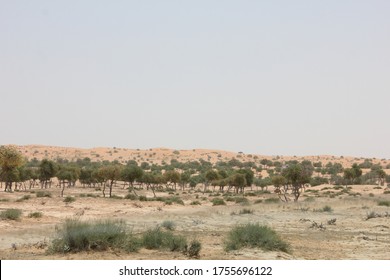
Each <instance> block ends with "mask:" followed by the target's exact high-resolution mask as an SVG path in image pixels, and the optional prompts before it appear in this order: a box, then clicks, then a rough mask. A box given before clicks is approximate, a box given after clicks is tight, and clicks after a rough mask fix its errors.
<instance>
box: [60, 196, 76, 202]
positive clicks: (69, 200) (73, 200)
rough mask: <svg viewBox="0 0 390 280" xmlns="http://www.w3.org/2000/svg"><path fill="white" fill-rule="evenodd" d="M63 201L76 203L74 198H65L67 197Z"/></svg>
mask: <svg viewBox="0 0 390 280" xmlns="http://www.w3.org/2000/svg"><path fill="white" fill-rule="evenodd" d="M63 201H64V202H66V203H72V202H75V201H76V198H74V197H71V196H67V197H65V198H64V200H63Z"/></svg>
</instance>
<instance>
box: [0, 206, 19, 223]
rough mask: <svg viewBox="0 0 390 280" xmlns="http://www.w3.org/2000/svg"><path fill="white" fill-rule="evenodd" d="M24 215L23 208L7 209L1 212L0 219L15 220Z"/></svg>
mask: <svg viewBox="0 0 390 280" xmlns="http://www.w3.org/2000/svg"><path fill="white" fill-rule="evenodd" d="M21 215H22V210H20V209H14V208H12V209H7V210H4V211H1V212H0V219H2V220H14V221H17V220H19V219H20V216H21Z"/></svg>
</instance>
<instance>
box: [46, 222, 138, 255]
mask: <svg viewBox="0 0 390 280" xmlns="http://www.w3.org/2000/svg"><path fill="white" fill-rule="evenodd" d="M139 247H140V242H139V241H138V240H137V239H136V238H134V237H133V236H132V234H129V233H127V232H126V230H125V224H124V222H122V221H109V220H105V221H95V222H81V221H79V220H66V221H65V223H64V224H63V226H62V228H61V229H60V230H59V231H58V238H56V239H54V240H53V242H52V244H51V246H50V247H49V252H50V253H69V252H80V251H104V250H107V249H109V248H117V249H123V250H125V251H127V252H135V251H137V250H138V249H139Z"/></svg>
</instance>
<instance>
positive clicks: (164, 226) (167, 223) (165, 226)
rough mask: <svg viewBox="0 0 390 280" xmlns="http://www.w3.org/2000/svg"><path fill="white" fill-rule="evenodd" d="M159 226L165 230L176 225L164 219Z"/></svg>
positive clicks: (172, 228)
mask: <svg viewBox="0 0 390 280" xmlns="http://www.w3.org/2000/svg"><path fill="white" fill-rule="evenodd" d="M161 226H162V227H163V228H165V229H167V230H174V229H175V227H176V225H175V223H174V222H173V221H164V222H162V224H161Z"/></svg>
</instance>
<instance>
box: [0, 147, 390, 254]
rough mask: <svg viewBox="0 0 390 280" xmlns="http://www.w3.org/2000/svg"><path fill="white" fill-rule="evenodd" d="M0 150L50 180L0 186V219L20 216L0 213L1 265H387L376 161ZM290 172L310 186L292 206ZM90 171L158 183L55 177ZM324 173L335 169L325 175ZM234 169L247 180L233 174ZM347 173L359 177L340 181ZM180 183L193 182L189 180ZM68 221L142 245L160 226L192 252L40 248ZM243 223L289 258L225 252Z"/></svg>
mask: <svg viewBox="0 0 390 280" xmlns="http://www.w3.org/2000/svg"><path fill="white" fill-rule="evenodd" d="M4 147H5V148H9V149H12V150H13V151H16V152H17V153H18V154H19V155H20V156H21V158H23V164H24V165H25V166H27V168H32V169H35V170H37V172H39V170H40V168H42V162H51V163H53V164H54V165H55V166H56V172H57V173H55V174H53V175H52V177H50V179H49V184H48V185H45V184H44V183H43V179H42V178H40V179H36V180H35V181H36V182H34V183H32V179H31V178H29V179H28V180H22V179H19V180H16V179H15V180H14V181H15V182H12V185H11V191H9V190H7V191H5V179H4V178H5V177H4V176H3V177H2V180H1V181H2V183H1V187H2V189H1V192H0V201H1V202H0V203H1V204H0V205H1V206H0V208H1V209H0V211H1V212H2V213H4V212H5V211H7V209H17V210H20V215H19V216H18V217H16V218H15V219H8V218H7V217H6V216H5V215H2V219H1V220H0V231H1V237H0V258H1V259H93V260H94V259H137V260H143V259H169V260H170V259H192V258H196V259H205V260H216V259H299V260H300V259H316V260H327V259H336V260H343V259H363V260H388V259H390V255H389V252H390V212H389V207H390V189H389V187H388V184H389V183H390V182H389V174H390V161H389V160H387V159H377V158H375V159H374V158H371V159H369V158H357V157H348V156H345V157H344V156H343V157H335V156H307V157H296V156H290V157H286V156H282V155H279V156H262V155H254V154H245V153H243V152H226V151H216V150H203V149H193V150H174V149H168V148H151V149H147V150H141V149H125V148H116V147H113V148H93V149H81V148H66V147H55V146H44V145H27V146H8V145H7V146H2V148H4ZM1 162H2V163H3V162H4V160H3V161H1ZM296 165H297V166H298V165H299V166H301V165H302V166H305V168H308V167H310V168H309V169H310V174H309V175H310V176H309V177H310V178H309V180H308V181H304V182H303V181H302V182H301V183H302V185H301V186H299V187H298V188H297V190H298V191H299V192H300V193H299V197H298V198H296V196H295V194H294V189H293V188H292V186H291V185H290V184H291V182H287V181H285V182H283V181H282V182H280V179H281V178H282V179H283V176H285V177H286V178H288V173H287V172H286V170H288V169H289V168H290V167H292V166H296ZM91 166H96V168H103V167H105V166H117V167H119V168H121V169H126V168H127V167H128V168H129V167H131V166H137V167H139V168H140V169H141V170H143V171H142V172H143V176H144V178H146V177H147V176H145V174H152V173H153V174H155V175H156V174H158V175H159V176H161V177H160V181H150V182H148V181H147V180H146V179H145V181H143V179H141V177H139V178H138V179H135V180H129V181H128V182H126V180H125V179H123V177H120V176H119V175H118V177H115V178H114V179H112V180H110V179H109V178H108V177H107V178H105V179H103V180H102V181H101V182H96V183H87V182H86V181H85V180H84V181H83V179H82V177H80V173H78V177H76V178H73V179H68V178H67V177H66V176H65V177H61V176H64V175H63V174H62V175H61V170H62V171H64V170H69V168H70V167H73V168H76V169H77V170H79V171H78V172H80V171H81V170H86V169H87V168H89V167H91ZM334 166H337V167H338V169H339V170H337V171H334V170H333V169H332V168H333V167H334ZM141 167H142V168H141ZM67 168H68V169H67ZM240 170H241V171H243V170H246V172H247V173H245V172H242V173H241V175H245V176H247V175H248V174H252V178H251V179H250V176H249V175H248V176H249V177H245V176H241V177H240V176H239V175H240V172H241V171H240ZM248 170H249V171H248ZM305 170H306V169H305ZM332 170H333V171H332ZM351 170H352V171H353V170H360V172H361V173H360V174H357V175H356V176H357V177H356V178H351V177H348V174H349V173H348V171H351ZM378 170H381V171H382V172H379V171H378ZM2 171H4V165H3V169H2ZM188 172H189V177H188V178H187V179H184V175H183V174H187V173H188ZM76 173H77V172H76ZM331 173H332V174H331ZM383 173H384V175H383ZM123 174H124V173H123ZM164 174H165V176H164ZM168 174H169V175H168ZM175 174H179V177H178V178H176V177H175V176H173V175H175ZM213 174H214V175H215V174H217V175H216V177H215V178H213V177H212V175H213ZM237 174H238V175H237ZM378 174H382V175H383V176H382V177H381V176H380V175H378ZM2 175H4V172H2ZM332 175H333V176H332ZM169 176H170V177H169ZM218 176H222V177H225V178H224V179H226V180H227V181H226V182H224V181H223V180H222V179H221V178H222V177H218ZM234 176H235V177H234ZM38 177H39V176H38ZM243 177H245V178H247V180H248V182H249V181H250V180H251V181H250V182H249V184H246V183H245V184H244V185H243V186H240V185H239V180H238V179H240V178H243ZM162 178H165V180H163V179H162ZM191 178H193V179H194V178H196V180H197V181H195V182H193V183H191ZM202 178H203V179H202ZM205 178H206V179H205ZM207 178H209V179H207ZM229 178H230V179H229ZM232 178H233V179H232ZM228 179H229V180H230V181H229V180H228ZM236 179H237V180H236ZM194 180H195V179H194ZM234 180H236V181H237V182H238V183H235V182H236V181H234ZM245 182H247V181H245ZM279 184H280V186H279ZM221 186H224V188H221ZM284 187H286V190H284ZM110 188H111V189H110ZM103 192H104V193H103ZM111 192H112V193H111ZM286 199H287V201H286ZM69 220H72V221H78V222H94V221H95V222H96V221H102V220H111V221H121V223H122V224H124V226H125V228H126V230H128V231H130V232H131V233H132V235H133V236H134V238H138V239H142V238H144V239H145V237H144V234H145V232H148V231H151V230H156V229H161V231H162V232H164V233H165V232H169V233H172V234H173V235H175V236H181V237H183V238H184V239H186V240H187V242H188V243H190V242H191V243H193V242H194V241H196V242H198V244H200V247H201V249H200V250H199V252H197V254H194V255H189V254H188V252H186V253H183V250H172V248H154V249H153V248H152V249H151V248H146V247H145V246H140V247H139V248H137V250H135V251H126V250H122V249H118V248H115V247H110V246H108V248H106V249H104V250H103V249H101V250H100V249H99V250H95V249H94V248H93V247H91V246H90V247H88V248H86V249H85V250H75V251H72V250H71V249H68V250H65V249H64V250H62V252H59V251H58V250H57V251H55V252H53V251H50V248H51V247H52V246H53V242H54V240H56V239H57V240H58V238H59V237H58V233H59V231H61V229H62V227H63V226H64V223H66V221H69ZM243 225H261V226H266V227H268V228H270V229H272V230H273V231H275V232H276V233H277V235H278V237H280V239H281V240H283V242H285V243H286V244H288V249H286V250H284V249H277V248H276V249H275V248H271V249H269V248H268V249H267V248H265V249H264V248H261V247H259V246H251V245H248V244H247V245H244V246H242V247H240V248H238V249H234V250H233V249H232V250H227V249H226V247H227V242H228V238H229V236H230V233H231V231H232V230H233V229H234V228H237V227H240V226H243Z"/></svg>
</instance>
